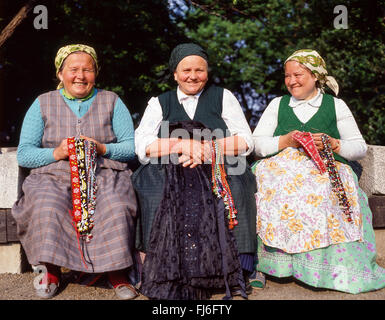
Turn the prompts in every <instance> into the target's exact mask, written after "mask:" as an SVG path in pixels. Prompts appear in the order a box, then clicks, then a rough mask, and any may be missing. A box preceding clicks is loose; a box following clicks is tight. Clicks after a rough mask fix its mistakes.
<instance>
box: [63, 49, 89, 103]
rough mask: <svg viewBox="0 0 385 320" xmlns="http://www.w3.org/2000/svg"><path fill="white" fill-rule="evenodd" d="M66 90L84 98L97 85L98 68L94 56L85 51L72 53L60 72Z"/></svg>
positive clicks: (74, 95)
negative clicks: (96, 68)
mask: <svg viewBox="0 0 385 320" xmlns="http://www.w3.org/2000/svg"><path fill="white" fill-rule="evenodd" d="M58 78H59V79H60V81H62V82H63V86H64V89H65V91H66V92H67V93H68V94H70V95H71V96H73V97H75V98H78V99H80V98H84V97H86V96H87V95H89V94H90V92H91V90H92V88H93V87H94V85H95V78H96V70H95V64H94V60H93V58H92V57H91V56H90V55H89V54H87V53H84V52H75V53H71V54H70V55H69V56H68V57H67V58H66V59H65V60H64V62H63V67H62V69H61V71H60V72H59V73H58Z"/></svg>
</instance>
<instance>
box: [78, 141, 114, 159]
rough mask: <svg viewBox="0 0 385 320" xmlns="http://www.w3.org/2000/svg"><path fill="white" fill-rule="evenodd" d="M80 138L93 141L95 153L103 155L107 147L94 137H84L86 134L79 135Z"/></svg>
mask: <svg viewBox="0 0 385 320" xmlns="http://www.w3.org/2000/svg"><path fill="white" fill-rule="evenodd" d="M80 138H82V139H86V140H88V141H92V142H94V143H95V144H96V152H97V154H98V155H99V156H102V155H104V154H105V153H106V151H107V147H106V145H105V144H103V143H100V142H99V141H96V140H95V139H92V138H89V137H86V136H80Z"/></svg>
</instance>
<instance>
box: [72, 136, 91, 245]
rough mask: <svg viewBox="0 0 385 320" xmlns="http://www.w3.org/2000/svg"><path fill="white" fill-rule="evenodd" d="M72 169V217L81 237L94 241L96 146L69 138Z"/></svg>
mask: <svg viewBox="0 0 385 320" xmlns="http://www.w3.org/2000/svg"><path fill="white" fill-rule="evenodd" d="M67 144H68V153H69V161H70V168H71V187H72V205H73V210H72V217H73V221H74V224H75V226H76V230H77V233H78V235H79V236H80V237H82V238H83V239H85V240H86V241H87V242H89V241H90V240H91V239H92V233H91V231H92V229H93V227H94V218H93V216H94V213H95V201H96V190H97V185H96V175H95V171H96V154H97V153H96V144H95V143H94V142H92V141H89V140H86V139H81V138H74V137H71V138H68V139H67Z"/></svg>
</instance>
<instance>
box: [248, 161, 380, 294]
mask: <svg viewBox="0 0 385 320" xmlns="http://www.w3.org/2000/svg"><path fill="white" fill-rule="evenodd" d="M298 156H300V154H298ZM258 165H259V164H258ZM258 165H256V166H255V167H254V168H255V169H256V167H257V166H258ZM339 167H340V168H341V166H339ZM297 172H298V174H300V173H303V172H304V170H303V168H301V169H300V170H297ZM340 173H341V171H340ZM341 176H343V174H341ZM351 177H352V178H353V182H354V184H353V185H352V184H351V183H350V182H349V186H348V187H346V186H345V188H346V189H348V188H350V187H351V188H354V189H355V190H356V195H357V198H356V204H357V207H358V208H359V212H360V216H361V218H360V223H361V224H362V229H361V230H362V238H361V240H359V241H349V242H346V241H344V242H341V243H333V242H332V241H331V243H330V245H328V246H324V247H320V248H317V249H313V250H307V251H304V252H299V253H288V252H285V251H284V250H282V249H279V248H277V247H273V246H269V245H267V244H265V243H264V240H262V238H261V237H260V236H258V250H257V255H258V264H257V266H256V269H257V270H258V271H261V272H264V273H266V274H269V275H271V276H275V277H280V278H281V277H290V276H293V277H295V278H296V279H298V280H300V281H302V282H304V283H306V284H308V285H310V286H313V287H317V288H326V289H333V290H338V291H343V292H348V293H354V294H356V293H360V292H367V291H372V290H377V289H381V288H384V287H385V269H384V268H382V267H380V266H378V265H377V263H376V242H375V236H374V230H373V227H372V213H371V211H370V208H369V205H368V200H367V196H366V195H365V193H364V192H363V191H362V190H361V189H360V188H359V186H358V180H357V177H356V175H355V174H354V173H353V172H351ZM344 179H345V178H343V177H342V180H343V182H344V185H345V181H347V180H345V181H344ZM257 183H258V176H257ZM347 193H348V191H347ZM348 197H349V196H348ZM258 214H259V211H258ZM336 215H337V214H335V216H336ZM357 221H358V220H357V216H356V218H355V225H356V226H357ZM329 227H331V226H329ZM329 230H330V229H329ZM330 239H331V240H332V239H333V238H332V237H330Z"/></svg>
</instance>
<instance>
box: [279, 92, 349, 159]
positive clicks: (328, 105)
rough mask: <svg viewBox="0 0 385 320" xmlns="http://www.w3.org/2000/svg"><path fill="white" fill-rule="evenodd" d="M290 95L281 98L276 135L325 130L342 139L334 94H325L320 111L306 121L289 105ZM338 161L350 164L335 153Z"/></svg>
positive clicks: (331, 135)
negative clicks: (303, 121) (295, 131)
mask: <svg viewBox="0 0 385 320" xmlns="http://www.w3.org/2000/svg"><path fill="white" fill-rule="evenodd" d="M289 101H290V96H289V95H284V96H283V97H282V98H281V102H280V104H279V110H278V126H277V128H276V129H275V131H274V136H281V135H285V134H287V133H289V132H291V131H293V130H299V131H307V132H311V133H319V132H323V133H326V134H327V135H329V136H330V137H333V138H335V139H340V134H339V132H338V128H337V116H336V109H335V105H334V99H333V96H331V95H329V94H324V95H323V98H322V103H321V106H320V107H319V109H318V111H317V112H316V113H315V114H314V115H313V117H311V118H310V120H309V121H308V122H306V123H302V122H301V121H300V120H299V119H298V118H297V116H296V115H295V113H294V111H293V108H292V107H290V106H289ZM333 155H334V158H335V159H336V160H337V161H340V162H343V163H346V164H348V161H347V160H346V159H344V158H343V157H341V156H340V155H338V154H336V153H333Z"/></svg>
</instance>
